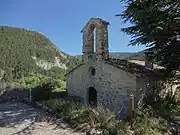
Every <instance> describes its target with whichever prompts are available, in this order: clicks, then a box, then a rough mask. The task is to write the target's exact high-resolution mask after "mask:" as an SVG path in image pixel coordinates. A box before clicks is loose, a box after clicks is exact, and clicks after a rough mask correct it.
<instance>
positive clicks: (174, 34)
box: [117, 0, 180, 71]
mask: <svg viewBox="0 0 180 135" xmlns="http://www.w3.org/2000/svg"><path fill="white" fill-rule="evenodd" d="M121 1H123V2H125V3H126V7H127V8H125V10H124V11H123V12H122V13H121V14H118V15H117V16H120V17H121V19H123V21H124V23H126V22H130V23H131V25H130V26H128V27H125V28H122V29H121V30H122V31H123V32H124V33H126V34H128V35H130V36H131V37H132V40H131V41H130V43H129V45H143V46H146V47H150V48H152V47H153V48H154V50H153V51H154V52H155V53H153V54H152V59H154V60H156V61H158V62H159V63H160V64H161V65H163V66H164V67H166V68H167V70H169V71H172V70H177V69H179V68H180V53H179V52H180V33H179V31H180V25H179V24H180V13H179V12H180V1H179V0H144V1H142V0H135V1H134V0H121Z"/></svg>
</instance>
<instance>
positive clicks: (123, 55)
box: [75, 51, 145, 61]
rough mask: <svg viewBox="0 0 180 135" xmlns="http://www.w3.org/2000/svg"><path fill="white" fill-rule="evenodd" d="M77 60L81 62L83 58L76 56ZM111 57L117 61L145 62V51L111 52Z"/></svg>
mask: <svg viewBox="0 0 180 135" xmlns="http://www.w3.org/2000/svg"><path fill="white" fill-rule="evenodd" d="M75 57H76V58H77V59H79V60H81V56H80V55H77V56H75ZM110 57H111V58H116V59H124V60H141V61H144V57H145V56H144V53H143V51H141V52H135V53H131V52H110Z"/></svg>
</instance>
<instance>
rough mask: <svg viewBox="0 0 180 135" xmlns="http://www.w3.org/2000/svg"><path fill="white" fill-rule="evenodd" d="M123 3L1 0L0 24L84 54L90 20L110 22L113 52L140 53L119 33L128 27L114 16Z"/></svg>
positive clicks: (110, 1)
mask: <svg viewBox="0 0 180 135" xmlns="http://www.w3.org/2000/svg"><path fill="white" fill-rule="evenodd" d="M123 9H124V6H123V5H122V3H120V0H0V25H8V26H15V27H20V28H25V29H28V30H34V31H38V32H40V33H42V34H43V35H45V36H46V37H48V38H49V39H50V40H51V41H52V42H53V43H54V44H55V45H56V46H57V47H58V48H59V49H60V50H62V51H64V52H66V53H68V54H71V55H76V54H81V51H82V34H81V33H80V31H81V29H82V28H83V27H84V25H85V24H86V23H87V22H88V21H89V19H90V18H91V17H98V18H102V19H104V20H105V21H108V22H110V26H109V47H110V48H109V49H110V51H111V52H137V51H139V50H142V49H144V48H142V47H132V46H127V44H128V43H129V40H130V37H129V36H127V35H125V34H124V33H123V32H121V31H120V28H122V27H124V26H127V24H123V23H122V20H121V19H120V18H119V17H116V16H115V14H118V13H120V12H121V11H123Z"/></svg>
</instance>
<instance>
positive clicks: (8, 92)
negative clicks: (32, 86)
mask: <svg viewBox="0 0 180 135" xmlns="http://www.w3.org/2000/svg"><path fill="white" fill-rule="evenodd" d="M28 98H29V89H23V88H14V89H12V88H9V89H1V90H0V102H8V101H11V102H12V101H23V100H25V99H28Z"/></svg>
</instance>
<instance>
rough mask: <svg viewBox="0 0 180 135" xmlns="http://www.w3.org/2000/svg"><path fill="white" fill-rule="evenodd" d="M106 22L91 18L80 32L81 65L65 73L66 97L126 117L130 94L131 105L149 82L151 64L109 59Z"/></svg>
mask: <svg viewBox="0 0 180 135" xmlns="http://www.w3.org/2000/svg"><path fill="white" fill-rule="evenodd" d="M108 26H109V23H108V22H106V21H104V20H102V19H99V18H91V19H90V20H89V22H88V23H87V24H86V25H85V27H84V28H83V29H82V31H81V32H82V36H83V47H82V54H83V55H82V63H81V64H80V65H78V66H77V67H75V68H74V69H72V70H71V71H70V72H69V73H68V74H67V87H66V88H67V92H68V95H69V96H76V97H81V98H82V102H83V103H84V104H93V105H103V106H105V107H107V108H109V109H110V110H112V111H115V112H116V113H120V114H122V115H123V114H127V111H128V110H129V104H130V94H134V97H135V104H138V102H139V101H140V99H141V96H142V93H144V92H145V91H146V89H147V85H148V84H150V82H152V81H153V79H154V75H155V74H156V73H155V70H153V69H152V63H151V62H148V61H146V65H145V66H142V65H138V64H135V63H131V62H129V61H127V60H120V59H112V58H110V57H109V45H108Z"/></svg>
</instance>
